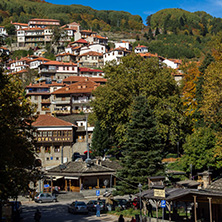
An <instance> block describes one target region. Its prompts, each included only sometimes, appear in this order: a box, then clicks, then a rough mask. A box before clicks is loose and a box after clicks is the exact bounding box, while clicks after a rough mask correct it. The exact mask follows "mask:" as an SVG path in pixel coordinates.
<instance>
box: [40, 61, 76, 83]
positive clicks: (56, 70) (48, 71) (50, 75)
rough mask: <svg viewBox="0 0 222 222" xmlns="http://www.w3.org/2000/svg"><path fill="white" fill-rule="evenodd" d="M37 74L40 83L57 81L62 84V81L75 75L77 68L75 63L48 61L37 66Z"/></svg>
mask: <svg viewBox="0 0 222 222" xmlns="http://www.w3.org/2000/svg"><path fill="white" fill-rule="evenodd" d="M39 74H40V76H41V79H40V81H46V80H47V81H50V80H51V81H52V80H54V81H57V82H58V81H59V82H62V80H63V79H65V78H67V77H69V76H73V75H77V74H78V67H77V64H76V63H72V62H69V63H65V62H58V61H49V62H46V63H43V64H41V65H40V66H39Z"/></svg>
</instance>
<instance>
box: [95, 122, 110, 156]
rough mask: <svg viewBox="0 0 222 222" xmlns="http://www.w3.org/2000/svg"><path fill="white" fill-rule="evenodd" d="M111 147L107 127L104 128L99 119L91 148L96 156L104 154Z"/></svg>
mask: <svg viewBox="0 0 222 222" xmlns="http://www.w3.org/2000/svg"><path fill="white" fill-rule="evenodd" d="M108 147H109V134H108V130H107V129H105V130H104V129H102V128H101V126H100V123H99V122H98V121H97V122H96V124H95V128H94V130H93V137H92V144H91V150H92V153H93V155H94V156H102V157H103V156H104V155H105V153H106V151H107V150H108Z"/></svg>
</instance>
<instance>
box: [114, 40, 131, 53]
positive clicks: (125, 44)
mask: <svg viewBox="0 0 222 222" xmlns="http://www.w3.org/2000/svg"><path fill="white" fill-rule="evenodd" d="M114 44H115V48H119V47H122V48H126V49H127V50H129V51H132V45H131V44H130V42H128V41H123V40H122V41H120V42H115V43H114Z"/></svg>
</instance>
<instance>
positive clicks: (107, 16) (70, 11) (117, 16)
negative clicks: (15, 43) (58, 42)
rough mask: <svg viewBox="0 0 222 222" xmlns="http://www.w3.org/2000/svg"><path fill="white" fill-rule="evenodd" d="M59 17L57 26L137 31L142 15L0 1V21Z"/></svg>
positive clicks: (38, 2) (32, 1) (24, 0)
mask: <svg viewBox="0 0 222 222" xmlns="http://www.w3.org/2000/svg"><path fill="white" fill-rule="evenodd" d="M36 17H37V18H50V19H59V20H60V23H61V25H64V24H67V23H70V22H73V21H75V22H79V23H80V24H81V26H82V27H83V28H84V29H93V30H94V31H98V30H101V31H118V30H141V28H142V27H143V26H144V25H143V22H142V18H141V17H140V16H138V15H131V14H130V13H128V12H123V11H121V12H120V11H109V10H106V11H104V10H101V11H98V10H94V9H92V8H90V7H87V6H82V5H69V6H67V5H55V4H51V3H47V2H45V1H41V0H1V2H0V24H1V25H6V24H8V23H9V22H10V21H13V22H20V23H27V22H28V21H29V19H32V18H36Z"/></svg>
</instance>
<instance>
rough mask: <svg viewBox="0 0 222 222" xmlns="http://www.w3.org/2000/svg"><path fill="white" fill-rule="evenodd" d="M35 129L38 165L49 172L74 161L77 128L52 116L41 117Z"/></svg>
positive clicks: (34, 125)
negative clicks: (53, 168)
mask: <svg viewBox="0 0 222 222" xmlns="http://www.w3.org/2000/svg"><path fill="white" fill-rule="evenodd" d="M32 125H33V127H34V128H35V132H34V137H35V151H36V155H37V159H38V163H39V164H40V165H41V166H42V167H43V169H45V170H47V169H50V168H52V167H55V166H58V165H60V164H63V163H66V162H68V161H71V160H72V155H73V153H74V152H73V144H74V142H75V141H74V138H75V129H76V126H75V125H74V124H72V123H69V122H66V121H64V120H61V119H58V118H56V117H53V116H51V115H39V116H38V118H37V119H36V121H35V122H34V123H33V124H32Z"/></svg>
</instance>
